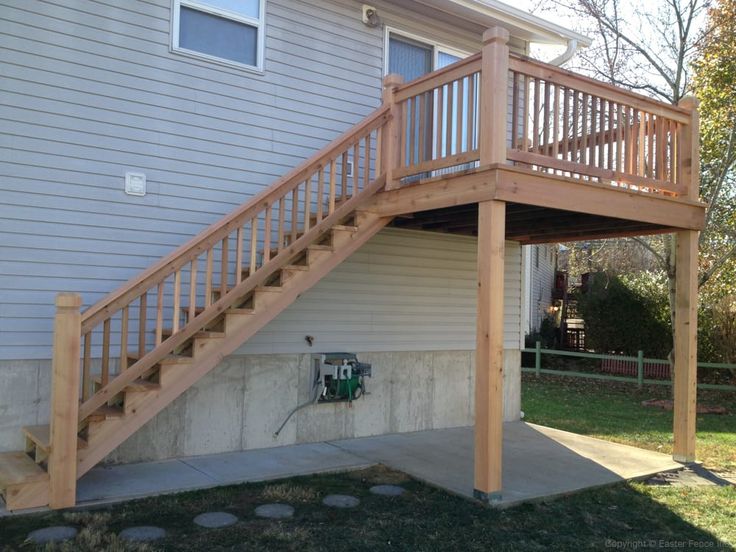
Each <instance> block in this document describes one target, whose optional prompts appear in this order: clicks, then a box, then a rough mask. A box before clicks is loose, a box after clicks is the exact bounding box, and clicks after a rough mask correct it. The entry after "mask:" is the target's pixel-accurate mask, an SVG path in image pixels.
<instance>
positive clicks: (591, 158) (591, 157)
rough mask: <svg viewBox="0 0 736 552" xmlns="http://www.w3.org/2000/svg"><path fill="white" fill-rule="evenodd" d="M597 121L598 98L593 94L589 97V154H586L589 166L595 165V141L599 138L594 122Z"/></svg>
mask: <svg viewBox="0 0 736 552" xmlns="http://www.w3.org/2000/svg"><path fill="white" fill-rule="evenodd" d="M597 122H598V98H597V97H595V96H591V97H590V129H589V132H590V144H589V146H588V147H589V154H588V165H590V166H591V167H595V166H596V162H595V152H596V144H597V143H598V142H597V141H598V140H600V134H599V133H598V129H596V124H597Z"/></svg>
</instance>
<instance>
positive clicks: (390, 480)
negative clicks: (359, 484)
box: [350, 464, 411, 485]
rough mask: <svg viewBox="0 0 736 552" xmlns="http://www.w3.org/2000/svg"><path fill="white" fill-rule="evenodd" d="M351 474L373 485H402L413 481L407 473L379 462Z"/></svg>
mask: <svg viewBox="0 0 736 552" xmlns="http://www.w3.org/2000/svg"><path fill="white" fill-rule="evenodd" d="M350 476H351V477H354V478H356V479H360V480H361V481H363V482H364V483H369V484H371V485H401V484H402V483H407V482H409V481H411V478H410V477H409V476H408V475H406V474H405V473H402V472H398V471H395V470H392V469H390V468H387V467H386V466H384V465H381V464H378V465H376V466H371V467H370V468H367V469H365V470H360V471H354V472H350Z"/></svg>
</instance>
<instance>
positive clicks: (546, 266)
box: [528, 245, 556, 332]
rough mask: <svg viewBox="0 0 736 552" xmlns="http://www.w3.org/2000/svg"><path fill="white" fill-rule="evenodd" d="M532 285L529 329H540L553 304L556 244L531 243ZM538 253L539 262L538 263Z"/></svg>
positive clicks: (529, 304) (529, 303)
mask: <svg viewBox="0 0 736 552" xmlns="http://www.w3.org/2000/svg"><path fill="white" fill-rule="evenodd" d="M529 247H530V252H531V259H530V264H531V285H530V291H529V293H530V297H529V301H528V307H529V328H528V331H530V332H531V331H534V330H538V329H539V326H540V325H541V323H542V320H543V319H544V317H545V316H547V314H548V309H549V307H550V305H551V304H552V288H553V287H554V279H555V251H556V249H555V246H553V245H531V246H529ZM537 255H538V256H539V257H538V259H539V262H538V263H537V261H536V259H537Z"/></svg>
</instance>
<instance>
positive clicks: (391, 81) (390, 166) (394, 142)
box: [353, 74, 404, 190]
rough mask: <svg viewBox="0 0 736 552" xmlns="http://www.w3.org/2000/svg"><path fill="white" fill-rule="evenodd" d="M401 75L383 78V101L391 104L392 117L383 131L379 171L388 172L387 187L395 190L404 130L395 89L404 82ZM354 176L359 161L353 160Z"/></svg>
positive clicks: (397, 185)
mask: <svg viewBox="0 0 736 552" xmlns="http://www.w3.org/2000/svg"><path fill="white" fill-rule="evenodd" d="M403 82H404V78H403V77H402V76H401V75H394V74H392V75H386V76H385V77H384V78H383V103H384V105H390V106H391V118H390V119H389V121H388V122H387V123H386V125H385V126H384V127H383V130H382V131H381V152H380V153H381V156H380V169H379V173H384V172H385V173H386V189H387V190H393V189H395V188H398V187H399V186H400V183H399V181H398V179H396V178H394V177H393V171H394V169H396V168H398V167H399V159H401V156H400V152H399V148H400V147H401V146H400V144H401V140H400V139H399V138H400V133H401V132H402V131H403V128H404V127H403V124H402V121H401V107H400V105H399V104H398V103H397V102H396V101H395V100H394V91H395V90H396V88H397V87H398V86H400V85H401V84H403ZM353 165H354V166H353V178H356V177H357V174H356V171H357V170H358V166H357V161H353Z"/></svg>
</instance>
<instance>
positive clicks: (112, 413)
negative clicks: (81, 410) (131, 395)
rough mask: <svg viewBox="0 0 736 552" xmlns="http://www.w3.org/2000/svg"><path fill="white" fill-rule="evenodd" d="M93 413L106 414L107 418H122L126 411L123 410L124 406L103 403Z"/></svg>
mask: <svg viewBox="0 0 736 552" xmlns="http://www.w3.org/2000/svg"><path fill="white" fill-rule="evenodd" d="M92 415H93V416H95V415H97V416H104V417H105V418H122V417H123V416H125V413H124V412H123V409H122V408H118V407H117V406H110V405H107V404H103V405H102V406H101V407H99V408H98V409H97V410H95V411H94V412H93V413H92Z"/></svg>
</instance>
